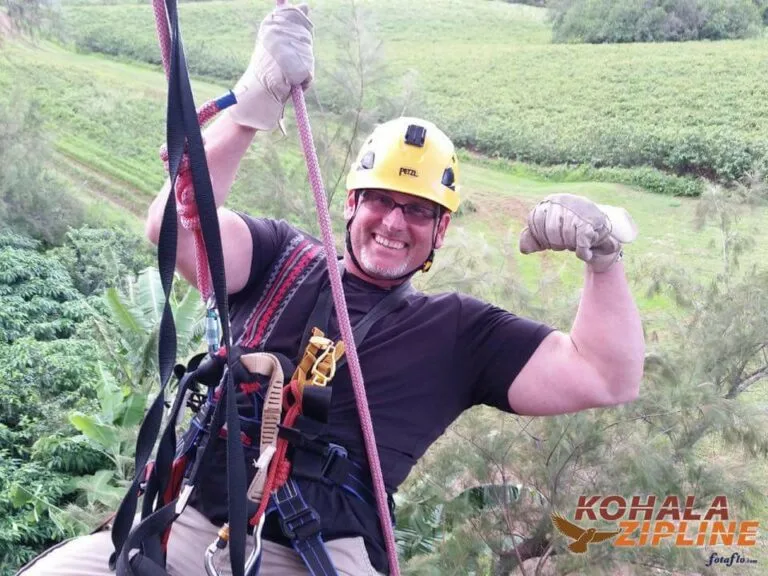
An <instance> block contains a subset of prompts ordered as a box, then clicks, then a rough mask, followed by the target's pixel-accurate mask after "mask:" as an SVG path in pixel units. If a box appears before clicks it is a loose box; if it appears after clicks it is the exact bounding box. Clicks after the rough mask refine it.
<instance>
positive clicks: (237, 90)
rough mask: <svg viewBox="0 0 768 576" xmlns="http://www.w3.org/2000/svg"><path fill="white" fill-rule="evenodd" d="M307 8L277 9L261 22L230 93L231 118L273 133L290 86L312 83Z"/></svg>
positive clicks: (310, 23) (310, 30)
mask: <svg viewBox="0 0 768 576" xmlns="http://www.w3.org/2000/svg"><path fill="white" fill-rule="evenodd" d="M308 13H309V7H308V6H307V5H306V4H301V5H300V6H278V7H277V8H275V10H273V11H272V12H271V13H270V14H269V15H268V16H267V17H266V18H265V19H264V21H263V22H262V23H261V26H260V27H259V35H258V39H257V40H256V47H255V48H254V50H253V55H252V56H251V63H250V64H249V65H248V69H247V70H246V71H245V73H244V74H243V76H242V77H241V78H240V80H238V82H237V84H236V85H235V87H234V89H233V90H232V92H234V94H235V97H236V98H237V104H235V105H234V106H232V107H230V108H229V114H230V116H231V117H232V119H233V120H234V121H235V122H237V123H238V124H241V125H243V126H249V127H251V128H256V129H257V130H273V129H275V128H276V127H277V126H278V125H279V126H280V128H281V129H282V124H281V123H280V120H281V119H282V117H283V110H284V108H285V102H286V101H287V100H288V98H289V96H290V94H291V87H292V86H301V87H302V88H304V89H305V90H306V89H307V87H308V86H309V85H310V83H311V82H312V78H313V75H314V71H315V56H314V53H313V52H312V28H313V25H312V21H311V20H310V19H309V18H308V17H307V14H308Z"/></svg>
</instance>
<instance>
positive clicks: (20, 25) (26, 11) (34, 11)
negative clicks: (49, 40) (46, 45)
mask: <svg viewBox="0 0 768 576" xmlns="http://www.w3.org/2000/svg"><path fill="white" fill-rule="evenodd" d="M0 6H2V7H3V8H5V10H6V11H7V13H8V17H9V19H10V21H11V23H12V25H13V28H14V29H15V30H20V31H22V32H24V33H26V34H28V35H31V36H33V37H34V36H37V35H38V34H40V33H41V32H43V33H45V32H48V33H50V32H52V31H54V30H55V29H56V26H57V24H58V20H59V19H58V11H57V6H58V5H57V4H56V3H55V2H53V1H52V0H2V1H0ZM0 43H2V36H0Z"/></svg>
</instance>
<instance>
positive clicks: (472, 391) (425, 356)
mask: <svg viewBox="0 0 768 576" xmlns="http://www.w3.org/2000/svg"><path fill="white" fill-rule="evenodd" d="M242 217H243V219H244V220H245V222H246V223H247V225H248V227H249V229H250V230H251V234H252V236H253V246H254V248H253V260H252V265H251V271H250V276H249V280H248V282H247V284H246V286H245V288H244V289H243V290H241V291H240V292H239V293H237V294H233V295H231V296H230V299H229V301H230V321H231V325H232V333H233V338H234V339H235V342H236V344H239V345H240V346H242V347H243V348H246V349H252V350H263V351H270V352H279V353H282V354H284V355H286V356H287V357H289V358H292V359H294V360H297V359H298V355H299V347H300V344H301V341H302V336H303V334H304V332H305V329H306V327H307V322H308V320H309V316H310V314H311V312H312V310H313V308H314V307H315V303H316V301H317V298H318V296H319V294H320V292H321V291H322V290H324V289H325V290H327V289H328V272H327V264H326V261H325V256H324V253H323V249H322V245H321V243H320V242H319V241H318V240H317V239H315V238H312V237H309V236H307V235H305V234H304V233H302V232H301V231H299V230H297V229H296V228H294V227H292V226H290V225H289V224H287V223H286V222H284V221H275V220H269V219H255V218H251V217H248V216H245V215H243V216H242ZM342 283H343V286H344V294H345V297H346V301H347V308H348V311H349V316H350V322H351V323H352V324H353V325H354V324H355V323H356V322H357V321H358V320H359V319H360V318H362V317H363V316H364V315H365V314H366V313H367V312H368V311H369V310H370V309H371V308H372V307H373V306H374V305H375V304H376V303H378V302H379V301H380V300H381V299H383V298H384V297H385V296H386V294H387V293H388V291H387V290H385V289H382V288H379V287H377V286H374V285H372V284H369V283H367V282H365V281H363V280H361V279H359V278H357V277H356V276H354V275H352V274H349V273H346V272H345V273H344V274H343V278H342ZM322 328H327V329H326V330H324V331H325V332H326V334H327V335H328V336H329V337H332V338H334V339H337V338H338V335H339V332H338V326H337V323H336V315H335V314H332V316H331V320H330V322H329V326H327V327H321V329H322ZM551 331H552V328H550V327H548V326H546V325H544V324H541V323H538V322H534V321H531V320H528V319H525V318H521V317H518V316H515V315H514V314H511V313H509V312H507V311H505V310H502V309H500V308H498V307H495V306H492V305H490V304H487V303H484V302H481V301H479V300H477V299H475V298H472V297H469V296H466V295H463V294H458V293H446V294H438V295H428V294H424V293H421V292H418V291H414V292H412V293H410V294H409V295H407V296H406V297H405V300H404V301H403V302H402V303H401V304H400V305H399V307H398V308H396V309H395V311H394V312H391V313H390V314H388V315H387V316H385V317H384V318H382V319H381V320H379V321H378V322H377V323H376V324H375V325H374V326H373V327H372V328H371V330H370V332H369V333H368V335H367V336H366V338H365V340H364V341H363V343H362V344H361V345H359V346H358V350H357V351H358V357H359V359H360V365H361V368H362V372H363V378H364V382H365V389H366V394H367V397H368V405H369V409H370V413H371V419H372V422H373V428H374V432H375V435H376V443H377V446H378V450H379V457H380V460H381V467H382V474H383V477H384V483H385V485H386V487H387V490H388V491H389V492H394V491H395V490H396V489H397V487H398V486H399V485H400V484H401V483H402V482H403V480H405V478H406V477H407V475H408V473H409V472H410V470H411V468H412V467H413V465H414V464H415V463H416V461H417V460H418V459H419V458H420V457H421V456H422V455H423V454H424V452H425V451H426V450H427V448H428V447H429V446H430V445H431V444H432V443H433V442H434V441H435V440H436V439H437V438H438V437H439V436H440V435H441V434H442V433H443V432H444V431H445V429H446V427H447V426H448V425H449V424H451V422H453V421H454V420H455V419H456V418H457V417H458V416H459V415H460V414H461V413H462V412H463V411H464V410H466V409H468V408H470V407H472V406H474V405H476V404H486V405H489V406H494V407H496V408H499V409H500V410H504V411H506V412H512V410H511V408H510V406H509V403H508V400H507V390H508V388H509V385H510V384H511V382H512V381H513V380H514V378H515V376H517V374H518V373H519V372H520V370H521V369H522V368H523V366H524V365H525V363H526V362H527V361H528V359H529V358H530V357H531V355H532V354H533V352H534V351H535V350H536V348H537V347H538V345H539V344H540V343H541V341H542V340H543V339H544V338H545V337H546V336H547V335H548V334H549V333H550V332H551ZM332 385H333V388H332V389H333V396H332V402H331V408H330V413H329V416H328V437H327V438H326V440H328V441H330V442H334V443H336V444H340V445H342V446H344V447H345V448H346V449H347V450H348V452H349V455H350V457H351V458H352V459H353V460H356V461H357V462H359V463H361V464H362V465H363V467H364V468H367V459H366V458H365V448H364V444H363V438H362V433H361V430H360V423H359V417H358V414H357V408H356V405H355V397H354V393H353V389H352V381H351V376H350V373H349V370H348V367H347V366H346V365H345V366H344V367H342V368H341V369H340V370H338V371H337V372H336V375H335V377H334V379H333V382H332ZM221 482H222V484H224V485H225V482H226V481H225V479H224V478H222V479H221ZM304 484H305V483H300V485H301V486H302V492H303V495H304V497H305V499H306V500H307V501H309V503H310V504H311V505H313V506H314V507H315V508H316V509H317V510H318V512H319V513H320V515H321V516H322V519H323V536H324V538H325V539H326V540H329V539H333V538H340V537H348V536H356V535H360V536H363V537H364V538H365V540H366V546H367V548H368V552H369V555H370V556H371V561H372V563H373V565H374V567H375V568H376V569H377V570H379V571H381V572H386V566H387V563H386V554H385V552H384V544H383V540H382V538H381V534H380V530H379V527H378V519H377V517H376V514H375V512H374V513H371V511H370V510H369V509H367V508H368V506H367V505H366V504H364V503H361V502H359V501H354V500H355V498H354V497H352V498H350V497H348V495H347V493H346V492H344V491H342V490H335V489H332V488H333V487H329V486H326V485H307V486H305V485H304ZM221 494H222V496H223V495H224V494H225V492H222V493H221ZM222 504H223V509H222V510H220V511H218V513H214V512H213V511H210V510H208V511H206V510H203V512H204V513H206V514H207V515H208V516H209V517H211V519H212V520H214V521H216V522H220V521H222V520H224V519H225V517H226V497H225V496H224V497H223V501H222ZM222 512H223V516H221V513H222ZM371 517H372V518H373V521H371ZM273 524H274V525H273V526H270V522H268V523H267V526H265V532H264V533H265V536H266V537H268V538H269V539H274V540H278V541H280V540H282V539H281V537H280V534H279V529H277V530H275V528H276V524H275V523H273Z"/></svg>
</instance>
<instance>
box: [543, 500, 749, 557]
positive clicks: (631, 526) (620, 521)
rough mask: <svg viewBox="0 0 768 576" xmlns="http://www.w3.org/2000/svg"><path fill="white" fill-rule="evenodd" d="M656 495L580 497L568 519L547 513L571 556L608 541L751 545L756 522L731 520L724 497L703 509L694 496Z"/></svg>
mask: <svg viewBox="0 0 768 576" xmlns="http://www.w3.org/2000/svg"><path fill="white" fill-rule="evenodd" d="M660 500H661V499H660V498H657V497H656V496H655V495H650V496H632V497H631V498H630V499H629V502H628V501H627V499H626V498H624V497H623V496H580V497H579V501H578V504H577V506H576V512H575V513H574V519H573V521H571V520H568V519H567V518H565V517H564V516H562V515H560V514H554V513H553V514H552V515H551V518H552V523H553V524H554V526H555V528H557V530H558V531H559V532H560V533H561V534H563V535H564V536H566V537H568V538H569V539H571V540H573V542H571V543H570V544H569V545H568V549H569V550H570V551H571V552H575V553H577V554H583V553H584V552H586V551H587V550H588V548H589V545H590V544H597V543H600V542H605V541H608V540H613V542H612V543H613V545H614V546H623V547H639V546H659V545H661V544H662V543H668V544H672V545H673V546H679V547H693V546H699V547H701V546H719V545H722V546H754V545H755V544H756V543H757V534H758V528H759V526H760V523H759V522H758V521H757V520H746V521H738V520H733V519H732V515H731V511H730V509H729V507H728V498H727V497H726V496H715V497H714V498H713V499H712V501H711V502H710V503H709V506H708V507H706V508H704V507H702V506H701V503H700V502H697V500H696V497H695V496H686V497H685V500H684V502H683V503H682V504H681V499H680V497H679V496H666V497H665V498H664V500H663V501H661V503H659V502H660ZM598 520H603V521H605V522H614V523H615V525H614V526H611V527H608V528H596V527H594V526H589V525H587V524H582V523H583V522H586V521H590V522H593V521H598Z"/></svg>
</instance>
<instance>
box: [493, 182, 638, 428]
mask: <svg viewBox="0 0 768 576" xmlns="http://www.w3.org/2000/svg"><path fill="white" fill-rule="evenodd" d="M636 234H637V230H636V228H635V225H634V222H633V221H632V219H631V218H630V217H629V214H627V213H626V211H624V210H622V209H617V208H614V207H611V206H598V205H596V204H595V203H593V202H591V201H590V200H588V199H587V198H582V197H579V196H572V195H569V194H556V195H553V196H550V197H548V198H547V199H545V200H544V201H543V202H540V203H539V204H538V205H537V206H536V207H535V208H534V209H533V211H532V212H531V215H530V216H529V217H528V227H527V228H526V229H525V230H524V231H523V233H522V235H521V239H520V249H521V251H522V252H523V253H526V254H527V253H530V252H538V251H540V250H572V251H574V252H575V253H576V255H577V256H578V257H579V258H580V259H581V260H584V261H585V262H586V263H587V266H586V272H585V279H584V288H583V291H582V294H581V301H580V303H579V310H578V312H577V314H576V319H575V320H574V322H573V326H572V328H571V332H570V334H565V333H563V332H558V331H555V332H552V333H551V334H549V336H547V337H546V338H545V339H544V340H543V341H542V342H541V344H540V345H539V347H538V348H537V349H536V352H534V354H533V356H531V358H530V359H529V360H528V363H527V364H526V365H525V366H524V367H523V369H522V370H521V371H520V373H519V374H518V375H517V377H516V378H515V380H514V382H512V384H511V386H510V387H509V391H508V399H509V405H510V407H511V408H512V409H513V410H515V411H516V412H517V413H519V414H529V415H535V416H541V415H548V414H563V413H567V412H576V411H579V410H584V409H587V408H595V407H599V406H611V405H615V404H621V403H624V402H629V401H631V400H634V399H635V398H636V397H637V395H638V393H639V388H640V381H641V379H642V376H643V363H644V359H645V340H644V337H643V328H642V323H641V320H640V314H639V311H638V309H637V305H636V304H635V302H634V299H633V298H632V294H631V292H630V290H629V286H628V284H627V279H626V276H625V274H624V266H623V264H622V263H621V262H618V260H619V259H620V255H621V244H622V243H626V242H631V241H632V240H634V238H635V236H636Z"/></svg>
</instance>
